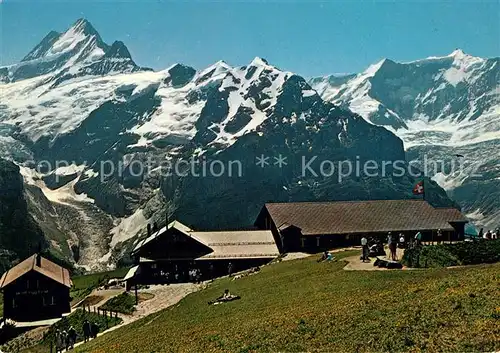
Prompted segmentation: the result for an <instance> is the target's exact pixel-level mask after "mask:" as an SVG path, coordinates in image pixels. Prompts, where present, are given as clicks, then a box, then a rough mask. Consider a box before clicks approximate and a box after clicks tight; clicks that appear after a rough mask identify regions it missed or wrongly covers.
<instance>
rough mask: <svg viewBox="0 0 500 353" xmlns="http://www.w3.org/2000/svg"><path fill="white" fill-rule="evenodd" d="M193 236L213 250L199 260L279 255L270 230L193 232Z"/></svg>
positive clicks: (273, 256)
mask: <svg viewBox="0 0 500 353" xmlns="http://www.w3.org/2000/svg"><path fill="white" fill-rule="evenodd" d="M191 236H192V237H193V238H195V239H196V240H198V241H199V242H201V243H202V244H204V245H206V246H208V247H209V248H211V249H212V250H213V252H211V253H210V254H207V255H204V256H202V257H200V258H198V259H197V260H215V259H251V258H270V259H272V258H275V257H276V256H278V255H279V250H278V247H277V246H276V243H275V241H274V237H273V233H272V232H271V231H270V230H247V231H220V232H192V233H191Z"/></svg>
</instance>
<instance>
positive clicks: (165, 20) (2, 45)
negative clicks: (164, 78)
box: [0, 0, 500, 77]
mask: <svg viewBox="0 0 500 353" xmlns="http://www.w3.org/2000/svg"><path fill="white" fill-rule="evenodd" d="M0 2H1V3H0V29H1V36H0V40H1V41H0V64H3V65H5V64H11V63H14V62H17V61H19V60H20V59H21V58H22V57H23V56H24V55H26V54H27V53H28V52H29V51H30V50H31V49H32V48H33V47H34V46H35V45H36V44H37V43H38V42H39V41H40V40H41V39H42V38H43V37H44V36H45V35H46V34H47V33H48V32H49V31H50V30H56V31H59V32H61V31H64V30H66V29H67V28H68V27H69V26H70V25H71V24H72V23H73V22H74V21H76V20H77V19H78V18H80V17H84V18H86V19H88V20H89V21H90V22H91V23H92V24H93V25H94V27H95V28H96V29H97V30H98V31H99V33H100V34H101V36H102V37H103V39H104V40H105V41H106V42H108V43H111V42H112V41H113V40H122V41H124V42H125V44H126V45H127V47H128V48H129V50H130V51H131V53H132V56H133V57H134V59H135V61H136V62H137V63H138V64H139V65H142V66H148V67H153V68H155V69H162V68H165V67H167V66H169V65H171V64H173V63H176V62H182V63H184V64H187V65H191V66H193V67H195V68H197V69H200V68H204V67H206V66H208V65H210V64H212V63H214V62H215V61H217V60H225V61H226V62H228V63H229V64H231V65H245V64H247V63H249V62H250V61H251V60H252V59H253V58H254V57H255V56H261V57H264V58H266V59H267V60H268V61H269V62H270V63H271V64H273V65H275V66H278V67H280V68H282V69H285V70H290V71H294V72H297V73H300V74H302V75H304V76H308V77H310V76H315V75H323V74H328V73H340V72H359V71H362V70H364V69H365V68H366V67H367V66H368V65H370V64H371V63H374V62H376V61H378V60H380V59H382V58H384V57H388V58H391V59H393V60H396V61H409V60H415V59H418V58H424V57H428V56H439V55H447V54H449V53H451V52H452V51H453V50H454V49H456V48H462V49H463V50H464V51H465V52H466V53H470V54H472V55H476V56H483V57H491V56H499V55H500V25H499V22H498V20H499V17H498V16H499V11H500V7H499V6H500V5H499V2H498V1H495V0H493V1H485V0H478V1H468V2H459V1H449V2H437V1H434V2H429V1H427V2H424V1H412V2H410V1H398V2H386V1H385V2H382V1H355V0H353V1H321V2H318V1H307V2H306V1H293V2H292V1H279V2H264V1H238V2H234V1H233V2H230V1H217V2H215V1H197V2H194V1H188V0H185V1H176V2H165V1H142V2H138V1H137V2H132V1H121V2H117V1H110V0H107V1H90V2H89V1H87V2H83V1H66V2H64V1H41V0H40V1H36V0H31V1H29V2H28V1H21V0H3V1H2V0H0Z"/></svg>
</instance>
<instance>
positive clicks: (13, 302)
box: [12, 299, 16, 308]
mask: <svg viewBox="0 0 500 353" xmlns="http://www.w3.org/2000/svg"><path fill="white" fill-rule="evenodd" d="M15 307H16V299H12V308H15Z"/></svg>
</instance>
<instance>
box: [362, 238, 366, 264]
mask: <svg viewBox="0 0 500 353" xmlns="http://www.w3.org/2000/svg"><path fill="white" fill-rule="evenodd" d="M361 248H362V251H363V253H362V258H363V262H365V261H366V260H367V258H368V240H367V239H366V238H365V236H363V237H362V238H361Z"/></svg>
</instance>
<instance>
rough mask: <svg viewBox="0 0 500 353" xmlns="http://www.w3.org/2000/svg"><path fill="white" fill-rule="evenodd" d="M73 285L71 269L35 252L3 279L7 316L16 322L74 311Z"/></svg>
mask: <svg viewBox="0 0 500 353" xmlns="http://www.w3.org/2000/svg"><path fill="white" fill-rule="evenodd" d="M71 285H72V282H71V278H70V273H69V271H68V270H67V269H65V268H64V267H61V266H59V265H57V264H55V263H53V262H52V261H49V260H47V259H45V258H43V257H42V256H40V255H39V254H35V255H33V256H31V257H29V258H27V259H26V260H24V261H22V262H21V263H19V264H17V265H16V266H14V267H13V268H11V269H10V270H8V271H7V272H6V273H4V274H3V276H2V277H1V279H0V290H1V291H2V292H3V301H4V306H3V311H4V317H5V318H8V319H12V320H15V321H38V320H44V319H49V318H57V317H61V316H62V314H64V313H68V312H70V311H71V308H70V302H71V299H70V294H69V291H70V288H71Z"/></svg>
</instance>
